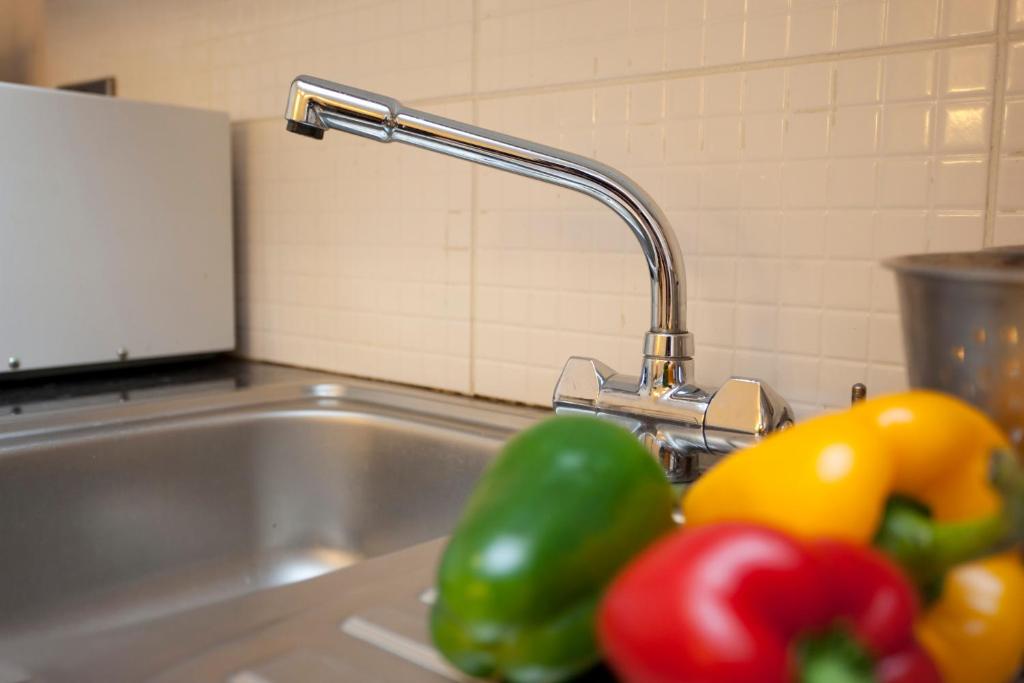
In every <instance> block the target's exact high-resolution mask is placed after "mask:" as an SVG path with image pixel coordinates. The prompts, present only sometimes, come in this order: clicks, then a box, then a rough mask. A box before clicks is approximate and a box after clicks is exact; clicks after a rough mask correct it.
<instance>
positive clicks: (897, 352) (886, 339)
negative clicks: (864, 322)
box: [869, 313, 903, 363]
mask: <svg viewBox="0 0 1024 683" xmlns="http://www.w3.org/2000/svg"><path fill="white" fill-rule="evenodd" d="M902 332H903V331H902V329H901V328H900V318H899V316H896V315H889V314H884V313H883V314H875V315H874V316H873V317H872V318H871V331H870V342H869V344H870V348H869V354H870V356H869V357H870V359H871V360H873V361H875V362H880V363H902V362H903V334H902Z"/></svg>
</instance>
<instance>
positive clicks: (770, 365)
mask: <svg viewBox="0 0 1024 683" xmlns="http://www.w3.org/2000/svg"><path fill="white" fill-rule="evenodd" d="M775 365H776V359H775V354H774V353H773V352H771V351H736V353H735V354H733V369H732V371H733V373H734V374H735V375H736V376H738V377H756V378H758V379H761V380H763V381H765V382H768V383H769V384H771V385H774V384H776V377H777V376H778V375H777V373H776V369H775Z"/></svg>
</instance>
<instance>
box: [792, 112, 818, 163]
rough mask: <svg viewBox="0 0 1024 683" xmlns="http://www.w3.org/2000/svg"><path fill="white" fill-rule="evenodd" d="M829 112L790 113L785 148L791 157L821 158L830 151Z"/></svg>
mask: <svg viewBox="0 0 1024 683" xmlns="http://www.w3.org/2000/svg"><path fill="white" fill-rule="evenodd" d="M828 124H829V116H828V113H827V112H805V113H794V114H790V115H789V116H788V117H787V118H786V128H785V135H784V137H783V149H784V152H785V156H786V157H787V158H790V159H808V158H819V157H823V156H825V155H826V153H827V151H828Z"/></svg>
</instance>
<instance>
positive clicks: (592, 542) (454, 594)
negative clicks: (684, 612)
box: [431, 416, 675, 683]
mask: <svg viewBox="0 0 1024 683" xmlns="http://www.w3.org/2000/svg"><path fill="white" fill-rule="evenodd" d="M674 502H675V501H674V496H673V493H672V489H671V487H670V486H669V483H668V481H667V479H666V478H665V475H664V473H663V472H662V471H661V468H660V467H659V466H658V464H657V463H656V462H655V460H654V458H652V457H651V455H650V453H648V452H647V450H646V449H645V448H644V447H643V446H641V445H640V444H639V442H638V441H637V440H636V438H635V437H634V436H633V435H632V434H630V433H629V432H628V431H626V430H624V429H622V428H620V427H617V426H615V425H613V424H610V423H608V422H605V421H603V420H598V419H596V418H591V417H576V416H560V417H554V418H551V419H548V420H546V421H544V422H542V423H540V424H538V425H536V426H534V427H532V428H530V429H528V430H526V431H524V432H522V433H520V434H519V435H517V436H516V437H515V438H513V439H512V440H511V441H509V443H508V444H507V445H506V446H505V448H504V450H503V451H502V453H501V454H500V455H499V457H498V459H497V460H495V461H494V462H493V463H492V464H491V466H490V467H489V468H488V470H487V471H486V472H485V473H484V475H483V477H482V478H481V479H480V482H479V484H478V485H477V488H476V489H475V490H474V492H473V494H472V496H471V497H470V499H469V502H468V503H467V506H466V509H465V511H464V512H463V517H462V519H461V521H460V522H459V524H458V526H457V527H456V529H455V533H454V535H453V536H452V538H451V540H450V541H449V543H448V547H447V548H446V549H445V552H444V556H443V558H442V560H441V566H440V569H439V573H438V583H437V586H438V598H437V601H436V602H435V604H434V607H433V611H432V613H431V632H432V635H433V639H434V643H435V644H436V645H437V647H438V649H439V650H440V651H441V653H442V654H443V655H444V656H445V657H446V658H447V659H448V660H450V661H451V662H452V663H453V664H454V665H455V666H456V667H458V668H459V669H461V670H462V671H464V672H465V673H467V674H470V675H473V676H482V677H488V678H503V679H506V680H509V681H513V682H515V683H548V682H552V681H562V680H565V679H567V678H570V677H571V676H573V675H575V674H577V673H580V672H582V671H584V670H586V669H587V668H589V667H591V666H592V665H594V664H595V663H596V662H597V661H598V659H599V658H600V655H599V652H598V646H597V640H596V635H595V622H594V619H595V610H596V607H597V604H598V601H599V600H600V598H601V596H602V594H603V592H604V590H605V588H606V587H607V585H608V584H609V583H610V582H611V580H612V578H613V577H614V576H615V575H616V573H617V572H618V571H619V569H620V568H622V567H623V566H624V565H625V564H626V563H627V562H628V561H629V560H630V559H631V558H632V557H634V556H635V555H636V554H637V553H638V552H639V551H640V550H642V549H643V548H645V547H646V546H647V545H648V544H650V543H651V541H653V540H654V539H655V538H657V537H658V536H660V535H661V534H663V533H665V532H667V531H668V530H670V529H671V528H672V527H673V521H672V510H673V506H674Z"/></svg>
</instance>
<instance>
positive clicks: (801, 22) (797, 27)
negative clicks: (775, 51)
mask: <svg viewBox="0 0 1024 683" xmlns="http://www.w3.org/2000/svg"><path fill="white" fill-rule="evenodd" d="M834 37H835V9H834V7H832V6H830V5H829V6H821V5H818V6H807V7H794V8H793V10H792V11H791V12H790V15H789V45H788V48H787V53H788V54H789V55H791V56H796V55H809V54H818V53H822V52H828V51H830V50H831V49H832V47H833V45H834V44H835V43H834Z"/></svg>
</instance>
